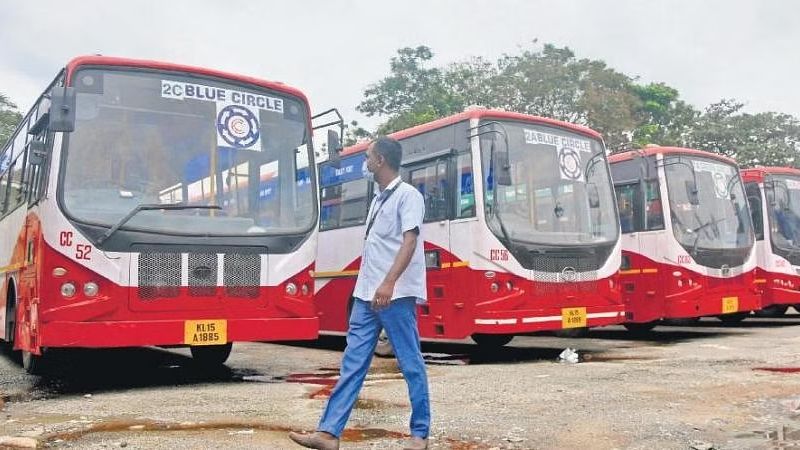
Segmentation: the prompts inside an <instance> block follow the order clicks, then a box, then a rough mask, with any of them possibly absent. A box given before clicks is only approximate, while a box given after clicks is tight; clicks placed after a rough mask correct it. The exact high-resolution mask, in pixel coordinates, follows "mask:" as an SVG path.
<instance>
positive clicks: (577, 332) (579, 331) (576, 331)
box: [554, 327, 589, 338]
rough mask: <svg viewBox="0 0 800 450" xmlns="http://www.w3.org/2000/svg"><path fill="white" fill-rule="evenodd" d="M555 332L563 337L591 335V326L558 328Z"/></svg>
mask: <svg viewBox="0 0 800 450" xmlns="http://www.w3.org/2000/svg"><path fill="white" fill-rule="evenodd" d="M554 334H555V335H556V336H558V337H561V338H582V337H586V336H588V335H589V328H587V327H578V328H562V329H560V330H556V331H555V332H554Z"/></svg>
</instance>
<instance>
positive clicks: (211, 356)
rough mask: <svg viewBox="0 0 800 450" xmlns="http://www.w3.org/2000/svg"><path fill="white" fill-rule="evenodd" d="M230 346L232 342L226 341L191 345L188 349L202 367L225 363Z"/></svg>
mask: <svg viewBox="0 0 800 450" xmlns="http://www.w3.org/2000/svg"><path fill="white" fill-rule="evenodd" d="M232 348H233V343H232V342H228V343H227V344H222V345H193V346H191V347H190V348H189V349H190V350H191V352H192V359H194V362H195V363H197V364H199V365H201V366H204V367H216V366H221V365H223V364H225V361H227V360H228V356H230V355H231V349H232Z"/></svg>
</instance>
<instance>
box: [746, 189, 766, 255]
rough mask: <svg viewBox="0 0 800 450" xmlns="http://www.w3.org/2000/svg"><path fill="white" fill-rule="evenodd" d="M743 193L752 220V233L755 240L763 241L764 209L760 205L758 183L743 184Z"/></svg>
mask: <svg viewBox="0 0 800 450" xmlns="http://www.w3.org/2000/svg"><path fill="white" fill-rule="evenodd" d="M744 188H745V193H746V194H747V202H748V204H749V206H750V214H752V218H753V231H755V233H756V240H757V241H761V240H764V218H763V211H764V208H763V207H762V205H761V190H760V189H759V188H758V183H745V185H744Z"/></svg>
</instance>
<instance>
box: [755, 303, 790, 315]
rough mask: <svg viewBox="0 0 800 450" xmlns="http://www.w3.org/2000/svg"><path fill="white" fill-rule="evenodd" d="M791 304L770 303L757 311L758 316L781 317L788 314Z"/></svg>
mask: <svg viewBox="0 0 800 450" xmlns="http://www.w3.org/2000/svg"><path fill="white" fill-rule="evenodd" d="M788 309H789V305H770V306H767V307H766V308H764V309H761V310H758V311H756V312H755V315H756V317H781V316H782V315H784V314H786V310H788Z"/></svg>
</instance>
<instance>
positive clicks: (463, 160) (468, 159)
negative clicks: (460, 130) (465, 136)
mask: <svg viewBox="0 0 800 450" xmlns="http://www.w3.org/2000/svg"><path fill="white" fill-rule="evenodd" d="M455 160H456V180H455V181H456V186H455V187H456V195H455V205H454V206H455V210H454V211H455V218H456V219H460V218H462V217H474V216H475V189H474V183H473V178H472V155H471V154H469V153H463V154H460V155H457V156H455Z"/></svg>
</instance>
